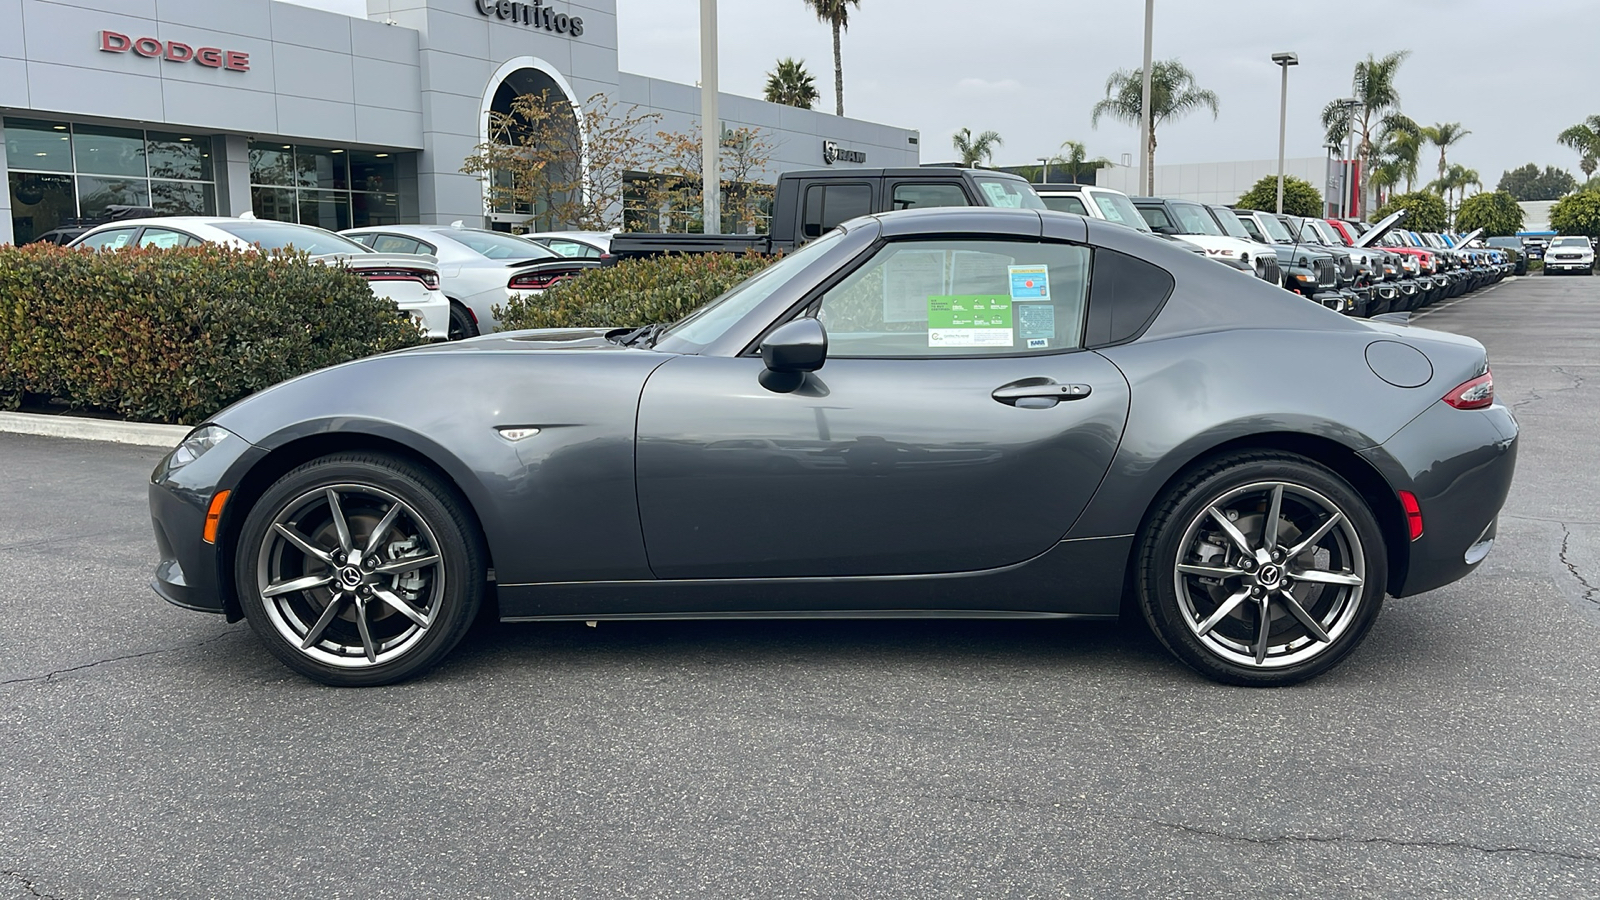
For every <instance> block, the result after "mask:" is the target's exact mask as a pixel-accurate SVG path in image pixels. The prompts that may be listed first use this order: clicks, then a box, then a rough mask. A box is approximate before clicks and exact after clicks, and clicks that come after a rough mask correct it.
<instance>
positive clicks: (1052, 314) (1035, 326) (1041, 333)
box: [1016, 303, 1056, 349]
mask: <svg viewBox="0 0 1600 900" xmlns="http://www.w3.org/2000/svg"><path fill="white" fill-rule="evenodd" d="M1016 318H1017V333H1018V334H1019V335H1021V336H1022V337H1023V338H1024V339H1027V340H1028V347H1029V349H1032V348H1033V339H1034V338H1053V337H1055V336H1056V308H1055V307H1054V306H1052V305H1051V304H1049V303H1020V304H1018V305H1017V308H1016Z"/></svg>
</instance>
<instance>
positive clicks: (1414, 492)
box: [150, 209, 1517, 685]
mask: <svg viewBox="0 0 1600 900" xmlns="http://www.w3.org/2000/svg"><path fill="white" fill-rule="evenodd" d="M464 385H465V386H469V388H470V389H465V390H464V389H463V386H464ZM1516 444H1517V424H1516V422H1515V420H1514V419H1513V418H1512V416H1511V413H1510V412H1509V411H1508V410H1507V409H1506V408H1505V407H1503V406H1500V405H1498V404H1496V403H1495V402H1494V387H1493V381H1492V378H1491V375H1490V374H1489V368H1488V361H1487V358H1486V355H1485V353H1484V349H1483V347H1482V346H1481V345H1480V344H1478V343H1477V342H1475V341H1472V340H1469V339H1466V338H1461V337H1455V336H1451V335H1446V334H1439V333H1435V332H1431V331H1427V330H1423V329H1419V328H1411V327H1407V326H1404V325H1395V324H1387V323H1382V322H1366V321H1358V320H1352V319H1349V318H1346V317H1344V316H1341V315H1338V314H1337V313H1333V312H1330V311H1328V310H1326V309H1323V308H1322V307H1320V306H1318V305H1316V304H1313V303H1309V302H1307V301H1305V300H1303V299H1301V298H1299V297H1297V296H1295V295H1293V294H1289V293H1286V292H1284V291H1282V290H1280V289H1279V288H1277V287H1276V286H1274V285H1269V284H1266V283H1264V282H1260V281H1255V280H1252V279H1246V278H1240V277H1238V274H1237V273H1236V272H1233V271H1230V270H1228V269H1225V268H1223V267H1221V266H1217V265H1215V264H1213V263H1211V262H1209V261H1208V260H1205V259H1199V258H1196V257H1195V256H1194V255H1193V254H1191V253H1187V252H1185V251H1183V250H1181V249H1176V248H1173V247H1171V246H1170V245H1168V244H1167V243H1166V242H1163V241H1160V240H1156V239H1154V238H1151V237H1149V236H1147V235H1143V234H1140V233H1138V232H1136V231H1133V230H1132V229H1128V228H1123V227H1120V226H1116V225H1111V224H1107V223H1104V222H1099V221H1095V220H1085V219H1082V218H1079V217H1077V216H1072V215H1067V214H1063V213H1054V212H1047V211H1037V210H961V209H933V210H926V211H910V212H901V213H890V214H887V215H881V216H872V217H867V218H862V219H857V220H855V221H852V222H849V223H847V224H845V225H844V226H842V227H840V228H839V229H836V230H835V231H833V232H831V233H829V234H827V235H826V236H824V237H822V238H820V239H818V240H816V241H813V242H812V243H811V244H809V245H807V246H806V247H804V248H802V249H800V250H799V251H797V252H795V253H793V254H791V255H789V256H788V257H786V258H784V259H783V260H782V261H780V262H778V263H777V264H775V265H773V266H772V267H771V268H769V269H767V270H766V271H765V272H763V273H762V274H760V275H758V276H756V277H754V278H751V279H750V280H748V281H746V282H744V283H743V284H741V285H740V286H739V287H737V288H735V289H734V290H732V291H730V292H728V293H727V294H726V295H724V296H723V297H721V298H720V299H718V300H717V301H716V302H714V303H712V304H710V305H708V306H707V307H705V308H703V309H702V310H700V311H699V312H697V313H695V314H694V315H691V316H690V317H688V318H686V319H684V320H683V321H681V322H678V323H676V324H674V325H670V326H654V327H650V328H643V329H636V330H623V329H618V330H611V331H605V330H568V331H543V332H515V333H507V334H495V335H488V336H485V337H481V338H477V339H474V340H469V341H463V342H458V343H455V344H448V345H433V346H428V347H419V348H415V349H411V350H406V351H402V352H398V353H392V354H387V355H384V356H377V357H373V358H370V359H364V360H360V361H358V362H353V363H348V364H346V365H342V366H337V367H334V368H331V369H327V370H324V371H320V372H316V373H313V374H311V375H307V376H304V377H301V378H297V379H294V380H292V381H289V382H286V383H284V384H281V385H278V386H276V387H274V388H271V389H269V390H267V391H263V392H262V393H260V394H257V395H255V396H253V397H250V398H249V399H247V400H245V401H243V402H241V403H239V404H236V405H235V406H233V407H231V408H229V409H227V410H225V411H223V412H221V413H219V414H218V415H217V416H215V417H214V418H213V419H212V420H210V421H209V422H207V423H205V424H204V425H202V426H201V427H199V428H197V429H195V431H194V432H193V433H192V434H191V435H190V436H189V437H188V438H187V439H186V440H184V442H183V443H182V445H180V446H179V447H178V448H177V449H175V450H174V451H173V452H172V453H171V454H170V455H169V456H168V457H167V458H166V459H164V460H163V461H162V462H161V464H160V466H159V467H158V468H157V469H156V471H155V473H154V475H153V477H152V480H151V486H150V502H151V508H152V511H153V513H154V518H155V526H156V537H157V541H158V544H159V547H160V552H161V561H160V563H159V565H158V566H157V568H156V577H155V582H154V584H155V588H156V590H157V591H158V592H159V593H160V594H161V595H162V596H163V597H165V598H167V599H168V600H170V601H172V602H174V603H177V604H179V605H181V606H185V607H189V608H192V609H198V610H205V611H209V612H217V613H222V614H225V615H226V616H228V618H229V619H230V620H237V619H239V618H245V619H248V620H249V622H250V624H251V626H252V627H253V628H254V629H255V630H256V632H257V633H258V634H259V635H260V637H261V639H262V640H264V641H265V642H266V645H267V646H268V647H269V648H270V649H271V650H272V652H273V653H275V654H276V655H277V656H278V657H279V658H281V659H282V660H283V661H284V662H285V663H287V664H288V665H289V666H291V667H292V668H294V669H296V670H298V671H300V672H302V673H304V674H305V675H307V676H309V677H311V678H314V679H317V680H319V681H323V682H327V683H330V684H340V685H373V684H383V683H388V682H394V681H397V680H400V679H403V678H406V677H408V676H412V675H415V674H417V673H419V672H421V671H423V670H424V669H426V668H428V667H429V666H432V665H433V664H435V663H437V662H438V661H439V660H440V659H441V658H443V657H444V656H445V655H446V654H447V653H448V652H449V651H450V649H451V648H452V647H453V646H454V645H455V644H456V643H457V642H458V641H459V640H460V638H461V636H462V634H463V633H464V632H465V631H466V630H467V628H468V626H469V625H470V624H471V623H472V622H473V620H474V619H475V618H476V617H477V616H478V615H479V613H480V610H482V609H483V608H484V607H485V605H486V604H487V605H488V606H490V607H492V612H493V613H494V614H497V615H498V617H499V618H500V619H502V620H505V621H535V620H539V621H558V620H568V621H572V620H590V621H593V620H608V619H681V618H719V617H770V618H808V617H860V618H894V617H923V616H929V615H935V616H948V617H966V618H1057V617H1086V618H1107V617H1114V616H1117V615H1119V613H1121V612H1122V611H1123V609H1124V608H1126V609H1128V610H1130V611H1131V610H1135V609H1136V610H1138V612H1139V614H1142V615H1143V616H1144V618H1145V619H1146V620H1147V622H1148V623H1149V625H1150V627H1151V628H1152V629H1153V630H1154V631H1155V633H1156V635H1157V636H1158V637H1159V638H1160V639H1161V641H1162V642H1163V643H1164V644H1165V645H1166V646H1167V647H1168V648H1170V649H1171V651H1172V652H1173V654H1174V655H1176V656H1177V657H1178V658H1179V659H1181V660H1182V661H1184V662H1185V663H1187V664H1189V665H1190V666H1192V667H1194V668H1195V669H1197V670H1198V671H1200V672H1201V673H1203V674H1205V675H1207V676H1210V677H1212V678H1215V679H1218V680H1221V681H1225V682H1230V683H1234V684H1244V685H1283V684H1290V683H1293V682H1297V681H1301V680H1304V679H1306V678H1310V677H1312V676H1315V675H1317V674H1319V673H1321V672H1324V671H1326V670H1328V669H1329V668H1330V667H1332V666H1334V665H1335V664H1337V663H1338V662H1339V661H1340V660H1341V659H1343V658H1344V657H1345V656H1347V655H1348V654H1349V653H1350V651H1351V650H1353V649H1354V648H1355V647H1356V645H1357V644H1359V643H1360V642H1361V640H1362V638H1363V637H1364V635H1365V634H1366V632H1367V630H1368V629H1369V628H1370V627H1371V626H1372V624H1373V621H1374V620H1375V619H1376V618H1377V615H1378V611H1379V607H1380V605H1381V604H1382V602H1383V600H1384V597H1385V595H1393V596H1396V597H1403V596H1407V595H1411V594H1418V593H1421V592H1423V591H1429V590H1433V589H1434V588H1438V587H1440V586H1442V585H1445V584H1449V583H1450V582H1452V581H1455V580H1457V579H1459V578H1462V577H1464V576H1465V575H1467V574H1468V573H1470V572H1471V571H1472V570H1473V568H1475V567H1476V566H1477V565H1478V564H1479V563H1480V562H1482V561H1483V559H1484V557H1485V555H1486V554H1487V553H1488V552H1489V549H1490V547H1491V546H1492V545H1493V543H1494V537H1495V523H1496V517H1497V515H1498V514H1499V511H1500V508H1501V505H1502V503H1503V502H1504V500H1505V497H1506V493H1507V491H1508V490H1509V488H1510V485H1511V478H1512V471H1513V469H1514V467H1515V458H1516Z"/></svg>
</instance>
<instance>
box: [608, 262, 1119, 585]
mask: <svg viewBox="0 0 1600 900" xmlns="http://www.w3.org/2000/svg"><path fill="white" fill-rule="evenodd" d="M1090 264H1091V251H1090V250H1089V249H1088V248H1087V247H1084V246H1081V245H1075V244H1070V243H1065V242H1044V241H1041V240H1039V239H1037V238H1030V239H1019V240H997V239H994V238H983V237H973V238H939V239H929V238H916V239H907V240H901V241H893V242H889V243H886V244H883V245H881V246H880V247H879V248H878V249H877V250H876V251H874V252H873V254H872V255H871V258H870V259H869V260H868V261H867V262H866V263H865V264H863V265H861V266H860V267H859V268H856V269H855V270H854V272H853V273H851V274H850V275H848V276H847V277H845V278H844V279H843V280H842V281H840V282H838V283H837V284H836V285H834V286H832V287H831V288H827V289H826V290H824V291H822V292H820V293H819V294H817V295H815V296H813V297H812V298H810V299H809V300H808V301H807V302H806V304H805V307H804V311H803V312H801V313H799V314H800V315H814V316H816V317H817V318H818V319H819V320H820V321H821V322H822V323H823V325H824V326H825V327H826V329H827V330H828V333H829V342H830V344H829V356H828V360H827V362H826V364H825V365H824V366H823V367H822V369H821V370H819V371H817V372H815V373H812V374H810V375H809V376H807V379H806V381H805V383H804V384H803V385H801V387H800V388H799V389H797V390H793V391H792V392H789V393H781V392H777V391H774V390H769V389H767V388H765V387H763V386H762V385H761V383H760V382H759V379H760V377H761V374H762V372H763V370H764V365H763V363H762V361H761V360H760V358H759V357H758V356H753V355H751V354H748V353H747V354H745V355H742V356H738V357H731V358H730V357H716V356H681V357H678V358H675V359H673V360H671V361H669V362H668V363H666V364H665V365H663V366H662V367H661V368H660V369H658V370H657V371H656V372H655V374H654V375H653V376H652V377H651V379H650V381H649V383H648V384H647V385H646V387H645V390H644V393H643V396H642V398H641V405H640V412H639V424H638V434H639V441H638V451H637V473H638V496H639V507H640V517H641V521H642V523H643V526H644V533H645V542H646V548H647V551H648V554H649V559H650V565H651V569H652V570H653V571H654V572H655V574H656V575H657V576H658V577H661V578H670V579H677V578H773V577H829V576H866V575H917V574H926V573H950V572H969V571H979V570H985V569H994V568H1000V567H1004V566H1008V565H1013V564H1017V563H1021V562H1025V561H1026V560H1029V559H1031V558H1033V557H1035V556H1038V555H1040V554H1042V553H1044V552H1046V551H1047V550H1049V549H1050V548H1051V547H1052V546H1054V545H1055V544H1056V543H1057V542H1059V541H1060V540H1061V539H1062V536H1063V535H1065V534H1066V533H1067V531H1068V530H1069V529H1070V527H1071V526H1072V523H1073V522H1074V521H1075V520H1076V519H1077V517H1078V515H1079V514H1080V513H1081V512H1082V510H1083V508H1084V507H1085V506H1086V505H1087V503H1088V501H1089V499H1090V497H1091V496H1092V495H1093V493H1094V491H1095V489H1096V488H1097V486H1098V485H1099V483H1100V480H1101V478H1102V477H1103V476H1104V474H1105V472H1106V470H1107V469H1108V468H1109V466H1110V463H1111V458H1112V455H1113V454H1114V453H1115V450H1116V447H1117V444H1118V442H1119V440H1120V438H1121V434H1122V428H1123V425H1124V423H1125V420H1126V416H1127V411H1128V396H1129V394H1128V388H1127V383H1126V381H1125V380H1124V379H1123V377H1122V375H1121V373H1120V372H1119V371H1118V370H1117V369H1116V368H1115V367H1114V366H1112V365H1111V363H1109V362H1108V361H1106V360H1105V359H1104V358H1102V357H1101V356H1099V355H1098V354H1096V353H1093V352H1089V351H1085V350H1081V349H1079V348H1080V347H1081V346H1082V336H1083V322H1084V316H1085V311H1086V297H1087V288H1088V282H1089V271H1090ZM931 602H933V601H931V600H930V603H931Z"/></svg>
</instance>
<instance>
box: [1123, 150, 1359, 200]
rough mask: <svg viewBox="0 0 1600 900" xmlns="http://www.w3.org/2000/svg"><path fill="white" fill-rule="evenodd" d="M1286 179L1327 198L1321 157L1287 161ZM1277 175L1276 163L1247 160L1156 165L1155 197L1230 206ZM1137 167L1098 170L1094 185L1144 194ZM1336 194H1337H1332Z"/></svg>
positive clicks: (1325, 162) (1322, 158)
mask: <svg viewBox="0 0 1600 900" xmlns="http://www.w3.org/2000/svg"><path fill="white" fill-rule="evenodd" d="M1283 171H1284V174H1286V175H1292V176H1294V177H1296V178H1300V179H1304V180H1305V181H1309V182H1311V185H1312V187H1315V188H1316V189H1317V190H1318V191H1319V192H1321V193H1322V194H1323V195H1324V197H1326V196H1327V189H1326V187H1325V185H1324V182H1326V181H1327V177H1328V160H1327V159H1326V158H1325V157H1321V156H1311V157H1303V158H1300V159H1286V160H1284V162H1283ZM1277 174H1278V161H1277V160H1276V159H1265V160H1248V161H1244V162H1222V163H1185V164H1178V165H1160V164H1157V165H1156V196H1158V197H1169V198H1172V199H1174V200H1198V201H1199V202H1201V203H1220V204H1232V203H1235V202H1237V201H1238V199H1239V198H1240V197H1241V196H1243V195H1244V193H1245V192H1246V191H1248V190H1250V188H1252V187H1254V186H1255V183H1256V182H1257V181H1260V180H1261V179H1263V178H1266V177H1267V176H1269V175H1272V176H1276V175H1277ZM1138 182H1139V167H1138V166H1112V167H1111V168H1109V169H1101V170H1100V171H1099V173H1098V177H1097V180H1096V183H1097V184H1099V185H1100V186H1101V187H1108V188H1114V189H1116V190H1119V191H1122V192H1123V193H1125V194H1129V195H1131V196H1135V197H1137V196H1141V195H1143V194H1144V193H1145V191H1144V187H1143V185H1140V184H1139V183H1138ZM1334 193H1335V194H1337V193H1338V191H1337V190H1335V191H1334Z"/></svg>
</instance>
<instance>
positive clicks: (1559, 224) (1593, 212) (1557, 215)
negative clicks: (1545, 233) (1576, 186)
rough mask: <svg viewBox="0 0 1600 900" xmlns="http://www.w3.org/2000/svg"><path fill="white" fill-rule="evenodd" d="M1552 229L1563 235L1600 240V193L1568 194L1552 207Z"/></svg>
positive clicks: (1581, 192)
mask: <svg viewBox="0 0 1600 900" xmlns="http://www.w3.org/2000/svg"><path fill="white" fill-rule="evenodd" d="M1550 227H1551V228H1554V229H1555V230H1556V231H1558V232H1560V233H1561V234H1581V235H1585V236H1587V237H1591V238H1600V191H1579V192H1578V193H1576V194H1568V195H1567V196H1565V197H1562V198H1561V199H1560V200H1557V201H1556V204H1555V205H1554V206H1552V207H1550Z"/></svg>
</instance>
